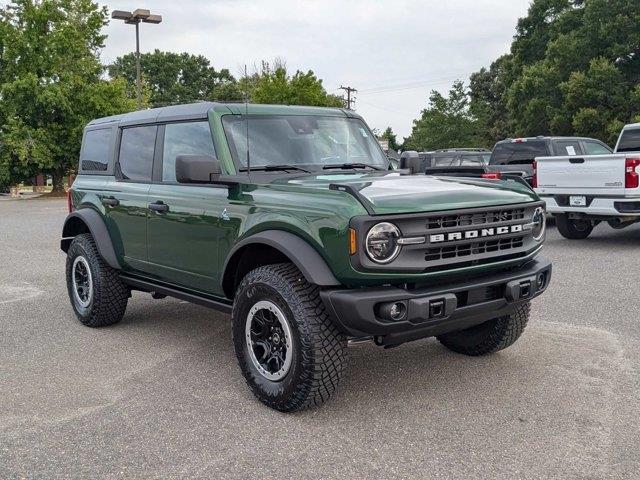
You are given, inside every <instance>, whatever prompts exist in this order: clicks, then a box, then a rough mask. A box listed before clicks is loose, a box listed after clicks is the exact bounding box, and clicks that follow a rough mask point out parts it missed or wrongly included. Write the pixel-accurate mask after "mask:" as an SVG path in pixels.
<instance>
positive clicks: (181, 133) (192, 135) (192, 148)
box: [162, 122, 215, 182]
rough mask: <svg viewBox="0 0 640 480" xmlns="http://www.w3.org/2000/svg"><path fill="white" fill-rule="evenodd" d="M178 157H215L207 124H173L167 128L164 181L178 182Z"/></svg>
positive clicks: (163, 168) (163, 161)
mask: <svg viewBox="0 0 640 480" xmlns="http://www.w3.org/2000/svg"><path fill="white" fill-rule="evenodd" d="M178 155H212V156H213V155H215V151H214V149H213V140H212V139H211V131H210V130H209V124H208V123H207V122H189V123H173V124H169V125H167V126H166V127H165V130H164V148H163V154H162V181H163V182H175V181H176V157H177V156H178Z"/></svg>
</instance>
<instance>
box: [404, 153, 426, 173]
mask: <svg viewBox="0 0 640 480" xmlns="http://www.w3.org/2000/svg"><path fill="white" fill-rule="evenodd" d="M420 163H421V160H420V156H419V155H418V152H416V151H415V150H407V151H404V152H402V154H401V155H400V168H401V169H409V171H410V172H411V173H412V174H413V173H424V171H423V172H420V170H421V168H420V167H421V165H420Z"/></svg>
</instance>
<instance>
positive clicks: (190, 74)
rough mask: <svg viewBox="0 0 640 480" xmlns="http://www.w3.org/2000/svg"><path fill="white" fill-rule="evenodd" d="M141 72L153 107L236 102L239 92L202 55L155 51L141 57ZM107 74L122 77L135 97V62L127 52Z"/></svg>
mask: <svg viewBox="0 0 640 480" xmlns="http://www.w3.org/2000/svg"><path fill="white" fill-rule="evenodd" d="M140 70H141V73H142V78H143V81H144V86H145V88H146V89H147V90H148V91H149V103H150V104H151V106H153V107H162V106H166V105H175V104H179V103H191V102H198V101H204V100H218V101H239V100H242V98H243V96H242V92H241V91H240V88H239V86H238V82H237V81H236V79H235V78H234V77H233V75H231V73H230V72H229V70H227V69H226V68H225V69H222V70H219V71H218V70H216V69H215V68H213V67H212V66H211V62H210V61H209V59H208V58H206V57H204V56H203V55H193V54H190V53H186V52H184V53H173V52H162V51H160V50H157V49H156V50H155V51H154V52H152V53H143V54H141V55H140ZM109 75H110V76H111V77H113V78H124V79H125V80H126V82H127V84H128V91H129V92H130V95H131V96H132V97H135V91H136V59H135V54H133V53H130V54H127V55H124V56H122V57H118V58H117V59H116V60H115V62H113V64H111V65H109Z"/></svg>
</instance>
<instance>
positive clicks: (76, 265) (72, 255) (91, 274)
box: [66, 233, 130, 327]
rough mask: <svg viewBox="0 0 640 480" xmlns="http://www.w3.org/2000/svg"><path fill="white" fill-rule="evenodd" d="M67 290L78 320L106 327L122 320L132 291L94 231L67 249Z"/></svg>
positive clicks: (81, 237)
mask: <svg viewBox="0 0 640 480" xmlns="http://www.w3.org/2000/svg"><path fill="white" fill-rule="evenodd" d="M66 273H67V291H68V292H69V299H70V300H71V305H72V306H73V310H74V312H75V313H76V316H77V317H78V320H80V322H82V323H83V324H84V325H86V326H88V327H104V326H107V325H113V324H114V323H118V322H119V321H120V320H122V317H123V316H124V312H125V310H126V309H127V301H128V299H129V296H130V291H129V289H128V288H127V286H126V285H125V284H124V283H123V282H122V280H121V279H120V277H119V276H118V273H117V271H116V270H114V269H113V268H111V267H110V266H109V265H107V264H106V263H105V261H104V260H103V259H102V257H101V256H100V254H99V253H98V248H97V247H96V244H95V243H94V241H93V238H92V237H91V235H90V234H88V233H84V234H82V235H78V236H77V237H75V238H74V239H73V241H72V242H71V245H70V246H69V250H68V251H67V267H66Z"/></svg>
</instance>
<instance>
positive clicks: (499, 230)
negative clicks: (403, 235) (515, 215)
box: [429, 225, 525, 243]
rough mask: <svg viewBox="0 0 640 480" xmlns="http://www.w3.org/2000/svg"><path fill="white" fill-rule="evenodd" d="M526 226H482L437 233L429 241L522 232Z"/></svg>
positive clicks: (447, 240) (440, 241) (449, 240)
mask: <svg viewBox="0 0 640 480" xmlns="http://www.w3.org/2000/svg"><path fill="white" fill-rule="evenodd" d="M524 228H525V226H524V225H509V226H503V227H492V228H481V229H479V230H466V231H464V232H449V233H436V234H434V235H430V236H429V243H442V242H455V241H456V240H467V239H473V238H485V237H493V236H496V235H505V234H508V233H518V232H522V231H523V230H524Z"/></svg>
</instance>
